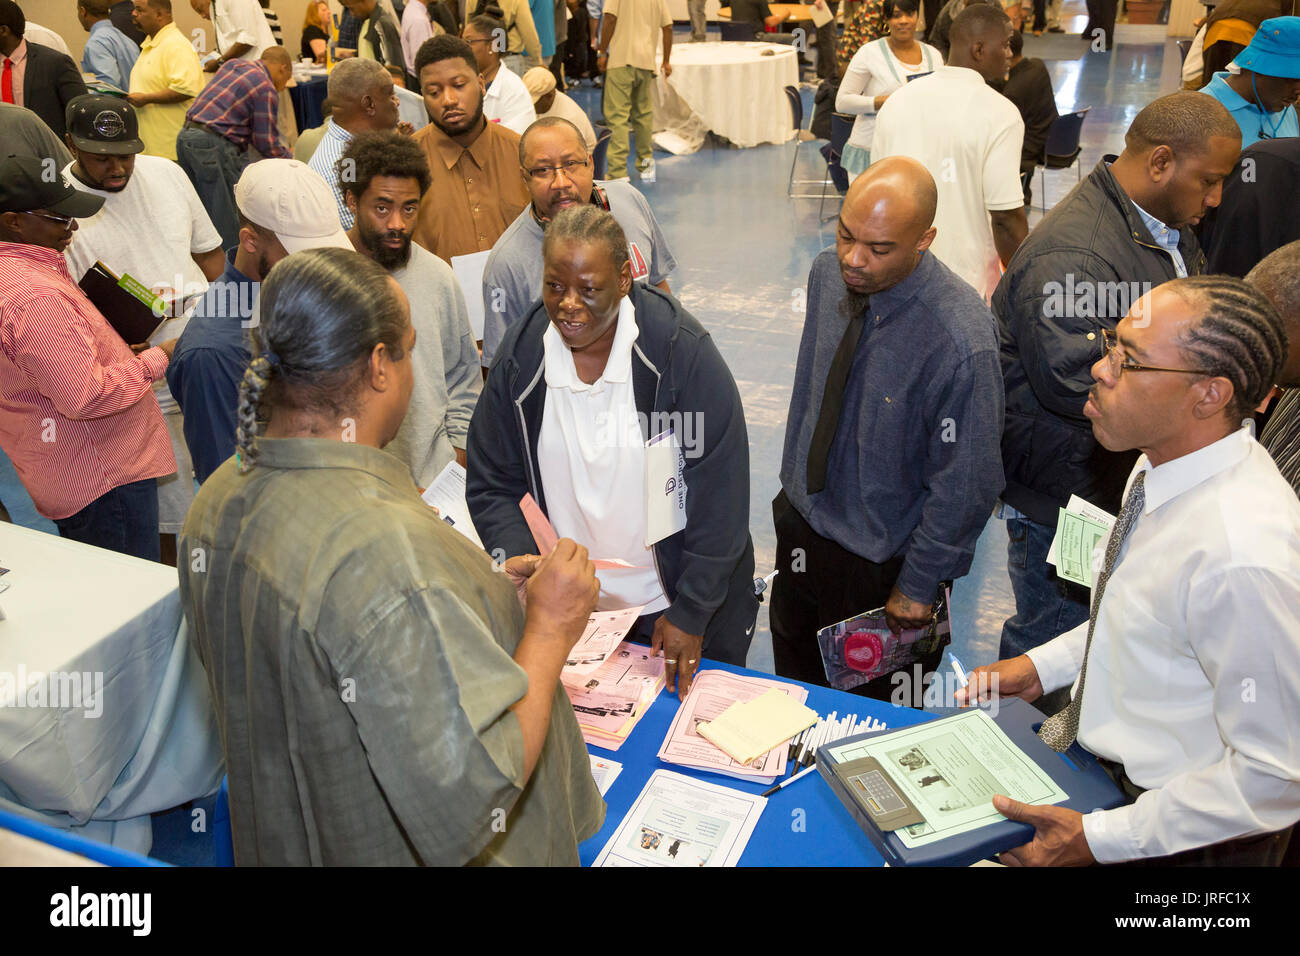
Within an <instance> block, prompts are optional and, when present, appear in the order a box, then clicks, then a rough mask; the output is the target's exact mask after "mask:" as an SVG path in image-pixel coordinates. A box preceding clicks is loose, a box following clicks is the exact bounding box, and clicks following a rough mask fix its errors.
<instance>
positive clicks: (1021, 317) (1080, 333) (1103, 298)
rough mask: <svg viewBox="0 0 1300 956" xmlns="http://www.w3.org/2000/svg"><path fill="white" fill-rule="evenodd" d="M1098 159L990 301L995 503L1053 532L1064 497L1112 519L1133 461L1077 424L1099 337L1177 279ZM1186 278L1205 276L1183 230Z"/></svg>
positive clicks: (1021, 252) (1024, 247)
mask: <svg viewBox="0 0 1300 956" xmlns="http://www.w3.org/2000/svg"><path fill="white" fill-rule="evenodd" d="M1114 159H1115V157H1114V156H1107V157H1104V158H1103V160H1102V161H1101V162H1100V163H1098V164H1097V168H1096V169H1094V170H1093V171H1092V173H1091V174H1090V175H1089V176H1088V178H1087V179H1085V180H1084V181H1083V182H1082V183H1080V184H1079V185H1078V186H1076V187H1075V188H1074V190H1073V191H1072V192H1071V193H1070V194H1069V195H1068V196H1066V197H1065V198H1064V199H1063V200H1061V202H1059V203H1058V204H1057V205H1056V206H1055V207H1054V208H1053V209H1052V211H1051V212H1049V213H1048V214H1047V216H1046V217H1044V219H1043V221H1042V222H1041V223H1039V224H1038V226H1037V227H1036V228H1035V229H1034V230H1033V231H1032V232H1030V233H1029V238H1027V239H1026V240H1025V241H1024V242H1023V243H1022V244H1021V246H1020V248H1019V249H1018V250H1016V254H1015V255H1014V256H1013V257H1012V258H1011V263H1010V265H1009V266H1008V268H1007V271H1006V274H1005V275H1003V277H1002V281H1001V282H999V283H998V287H997V289H996V291H994V293H993V302H992V307H993V314H994V315H995V316H997V319H998V339H999V344H1000V348H1001V355H1002V376H1003V379H1004V381H1005V384H1006V390H1007V404H1006V419H1005V425H1004V426H1003V432H1002V464H1003V468H1004V469H1005V471H1006V476H1007V487H1006V490H1005V491H1004V492H1003V494H1002V499H1003V500H1004V501H1005V502H1006V503H1007V504H1009V505H1011V506H1012V507H1013V508H1015V509H1016V510H1018V511H1020V512H1022V513H1024V514H1026V515H1028V516H1029V517H1030V518H1031V519H1033V520H1034V521H1037V522H1038V523H1040V524H1045V525H1049V526H1055V525H1056V519H1057V509H1058V508H1061V507H1064V506H1065V505H1066V503H1067V502H1068V501H1069V498H1070V495H1071V494H1077V495H1079V496H1080V497H1082V498H1086V499H1087V500H1089V501H1091V502H1092V503H1093V504H1095V505H1097V506H1098V507H1101V508H1105V509H1106V510H1108V511H1110V512H1112V513H1115V512H1118V510H1119V505H1120V496H1121V495H1122V493H1123V489H1124V482H1125V480H1126V479H1127V478H1128V474H1129V471H1130V470H1131V469H1132V466H1133V462H1134V461H1135V460H1136V458H1137V453H1136V452H1131V451H1126V452H1118V453H1115V452H1108V451H1106V450H1105V449H1104V448H1102V447H1101V446H1100V445H1099V444H1098V443H1097V441H1096V439H1095V438H1094V437H1093V434H1092V425H1091V423H1090V422H1089V421H1088V419H1087V418H1085V417H1084V415H1083V405H1084V402H1085V401H1086V400H1087V398H1088V389H1090V388H1091V387H1092V385H1093V379H1092V374H1091V369H1092V366H1093V364H1094V363H1095V362H1096V361H1097V360H1098V359H1099V358H1100V357H1101V340H1102V336H1101V330H1102V329H1103V328H1106V329H1114V328H1115V326H1116V325H1117V324H1118V323H1119V320H1120V319H1122V318H1123V317H1124V315H1125V313H1126V312H1128V309H1129V306H1130V305H1131V304H1132V303H1133V302H1136V301H1137V299H1138V298H1139V297H1141V296H1142V295H1145V294H1146V293H1147V292H1149V291H1150V290H1151V289H1153V288H1155V286H1158V285H1160V284H1161V283H1162V282H1167V281H1168V280H1170V279H1173V278H1176V277H1177V273H1176V271H1175V269H1174V263H1173V260H1172V259H1171V258H1170V256H1169V253H1167V252H1165V251H1164V250H1163V249H1161V248H1160V247H1159V246H1157V245H1156V244H1155V241H1154V240H1153V239H1152V237H1151V233H1150V231H1149V230H1148V229H1147V227H1146V225H1145V224H1144V223H1143V221H1142V217H1141V215H1140V214H1139V213H1138V210H1137V207H1136V206H1134V205H1133V201H1132V200H1131V199H1129V197H1128V196H1127V195H1126V194H1125V193H1124V190H1123V189H1121V188H1120V185H1119V183H1117V182H1116V181H1115V177H1114V176H1112V175H1111V172H1110V168H1109V166H1108V163H1109V162H1111V161H1113V160H1114ZM1178 249H1179V252H1180V253H1181V254H1182V257H1183V263H1184V265H1185V266H1186V269H1187V274H1188V275H1199V274H1201V273H1202V272H1203V271H1204V269H1205V256H1204V255H1202V254H1201V247H1200V245H1199V244H1198V243H1197V241H1196V236H1195V234H1194V233H1193V231H1192V230H1191V229H1190V228H1184V229H1182V230H1180V231H1179V243H1178Z"/></svg>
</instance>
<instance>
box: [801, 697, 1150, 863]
mask: <svg viewBox="0 0 1300 956" xmlns="http://www.w3.org/2000/svg"><path fill="white" fill-rule="evenodd" d="M981 709H982V710H985V711H987V712H988V713H989V716H990V717H992V718H993V720H994V722H995V723H997V725H998V727H999V728H1001V730H1002V732H1003V733H1005V734H1006V735H1007V736H1008V737H1009V738H1010V739H1011V741H1012V743H1014V744H1015V745H1016V746H1017V747H1019V748H1020V749H1021V750H1023V751H1024V752H1025V754H1026V755H1027V756H1028V757H1029V758H1030V759H1032V760H1034V761H1035V762H1037V764H1038V765H1039V766H1040V767H1041V768H1042V769H1043V770H1045V771H1046V772H1047V775H1048V776H1049V777H1051V778H1052V779H1053V780H1054V781H1055V782H1056V783H1057V785H1058V786H1059V787H1060V788H1061V789H1062V790H1064V791H1065V792H1066V794H1067V795H1068V799H1067V800H1065V802H1063V803H1059V804H1054V805H1055V806H1061V807H1068V808H1070V809H1071V810H1078V811H1079V812H1080V813H1090V812H1092V811H1093V810H1112V809H1114V808H1115V807H1120V806H1123V805H1124V804H1125V803H1127V802H1128V801H1127V799H1126V798H1125V796H1124V794H1123V793H1122V792H1121V791H1120V789H1119V788H1118V787H1117V786H1116V785H1115V782H1114V781H1113V780H1111V778H1110V775H1109V774H1107V773H1106V771H1105V770H1103V769H1102V767H1101V764H1099V763H1098V762H1097V758H1096V757H1094V756H1093V755H1092V754H1090V753H1088V752H1087V751H1086V750H1084V749H1083V748H1082V747H1080V746H1079V745H1078V744H1077V743H1075V744H1074V745H1072V746H1071V747H1070V749H1069V750H1067V751H1066V752H1065V753H1064V754H1061V753H1057V752H1056V751H1055V750H1053V749H1052V748H1051V747H1049V746H1047V744H1045V743H1043V741H1042V740H1040V739H1039V737H1038V728H1039V727H1040V726H1041V725H1042V722H1043V715H1042V713H1041V712H1040V711H1039V710H1038V709H1037V708H1036V707H1034V706H1033V705H1031V704H1027V703H1025V702H1024V701H1023V700H1019V699H1016V698H1011V699H1009V700H1001V701H998V703H997V708H996V713H994V710H993V708H992V707H991V706H990V705H983V706H982V707H981ZM960 712H961V711H958V710H956V709H943V710H939V711H936V712H935V713H936V716H938V717H947V716H952V715H953V714H956V713H960ZM896 732H897V729H893V730H881V731H876V732H874V733H869V734H855V735H854V736H852V737H845V738H842V739H840V740H837V741H835V742H834V743H831V744H827V745H825V746H822V747H819V748H817V770H818V772H819V773H820V774H821V775H822V777H823V778H824V779H825V780H826V782H827V783H828V784H829V785H830V788H831V790H832V791H833V792H834V793H835V795H836V796H837V797H839V798H840V802H841V803H843V804H844V806H845V807H846V808H847V809H848V811H849V813H850V814H851V815H852V816H853V819H854V820H856V821H857V823H858V826H860V827H861V828H862V829H863V831H864V832H865V833H866V835H867V838H868V839H869V840H870V841H871V842H872V844H874V845H875V847H876V849H877V850H879V851H880V855H881V856H883V857H884V858H885V862H886V863H888V864H889V865H890V866H970V865H971V864H972V863H976V862H978V861H979V860H983V859H986V858H988V857H991V856H994V855H995V854H998V853H1001V852H1002V851H1004V850H1010V849H1013V848H1015V847H1018V846H1022V845H1024V844H1026V843H1028V842H1029V841H1030V840H1032V839H1033V836H1034V828H1033V827H1031V826H1029V825H1028V824H1027V823H1017V822H1015V821H1014V820H1000V821H997V822H995V823H990V824H988V825H987V826H983V827H980V828H979V829H977V830H971V831H970V832H968V833H962V834H959V835H957V836H953V837H949V838H948V839H945V840H939V841H937V842H935V843H930V844H928V845H926V846H921V847H916V848H914V849H908V848H907V847H906V846H904V845H903V841H902V840H901V839H899V838H898V836H897V835H896V834H895V833H893V832H885V831H882V830H881V829H880V828H879V827H877V826H876V824H875V822H874V821H873V820H872V819H871V817H870V816H869V815H868V814H867V813H866V812H865V811H864V810H862V809H861V808H860V807H859V806H858V804H857V802H856V801H855V800H854V799H853V797H851V796H850V795H849V793H848V791H847V789H846V788H845V786H844V784H843V783H842V782H841V780H840V777H839V776H837V775H836V774H835V773H834V772H833V771H832V770H831V765H832V764H833V763H835V758H834V757H832V756H831V750H839V749H841V748H843V747H844V746H845V745H846V744H852V743H854V742H856V741H860V740H868V739H870V738H872V737H880V736H884V735H885V734H891V733H896Z"/></svg>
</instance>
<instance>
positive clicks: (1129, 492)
mask: <svg viewBox="0 0 1300 956" xmlns="http://www.w3.org/2000/svg"><path fill="white" fill-rule="evenodd" d="M1102 337H1103V338H1104V339H1105V340H1106V351H1105V353H1104V355H1103V354H1101V353H1099V354H1098V357H1097V361H1095V362H1094V363H1093V365H1092V369H1091V375H1092V378H1093V380H1094V381H1093V385H1092V387H1091V389H1089V391H1088V395H1087V399H1086V402H1085V404H1084V407H1083V414H1084V415H1085V416H1086V418H1087V420H1088V421H1089V422H1090V423H1091V427H1092V431H1093V433H1094V434H1095V435H1096V438H1097V441H1098V442H1099V443H1100V444H1101V445H1102V446H1103V447H1104V448H1107V449H1109V450H1111V451H1123V450H1125V449H1134V450H1137V451H1140V452H1141V455H1140V456H1139V458H1138V460H1137V465H1136V467H1135V468H1133V470H1132V472H1131V474H1130V475H1129V476H1128V482H1127V486H1126V487H1125V489H1124V503H1123V506H1122V508H1121V510H1120V513H1119V515H1118V518H1117V520H1116V522H1115V527H1114V528H1113V529H1112V531H1111V533H1110V536H1109V538H1108V540H1107V542H1106V548H1105V557H1104V561H1102V562H1099V565H1100V566H1099V567H1098V568H1097V570H1096V572H1095V577H1094V581H1093V587H1092V598H1093V603H1092V609H1091V615H1090V619H1089V620H1087V621H1084V622H1083V623H1081V624H1080V625H1079V626H1078V627H1076V628H1074V629H1072V630H1071V631H1069V632H1068V633H1066V634H1063V635H1061V636H1060V637H1058V638H1056V639H1055V640H1053V641H1051V642H1050V643H1048V644H1046V645H1044V646H1042V647H1038V648H1035V649H1032V650H1030V651H1029V653H1028V654H1025V655H1020V656H1016V657H1014V658H1011V659H1008V660H1002V661H999V662H998V663H996V664H993V665H992V666H990V667H981V668H978V669H976V670H975V671H974V672H973V673H972V674H971V681H970V684H969V685H968V687H969V690H962V691H959V692H958V694H957V699H958V702H960V703H965V702H967V698H968V696H970V697H979V698H981V699H983V698H987V696H989V694H990V693H991V694H992V695H994V696H999V695H1000V696H1006V697H1012V696H1014V697H1020V698H1022V699H1024V700H1029V701H1033V700H1035V699H1037V698H1038V697H1039V695H1041V694H1042V693H1043V692H1044V691H1050V690H1053V689H1057V688H1062V689H1063V688H1066V687H1070V686H1071V685H1073V699H1072V700H1071V702H1070V705H1069V706H1068V707H1067V708H1066V709H1065V710H1064V711H1063V712H1061V713H1060V714H1058V715H1056V716H1055V717H1052V718H1049V719H1048V720H1047V721H1046V722H1044V724H1043V726H1042V729H1041V730H1040V731H1039V736H1040V737H1042V738H1043V740H1044V742H1045V743H1047V744H1048V745H1049V746H1051V747H1052V748H1053V749H1055V750H1057V751H1061V752H1064V751H1065V750H1066V749H1068V748H1069V747H1070V745H1071V744H1073V743H1074V742H1075V741H1076V740H1077V742H1078V743H1079V744H1080V745H1081V746H1082V747H1083V748H1084V749H1085V750H1087V751H1088V752H1089V753H1092V754H1095V755H1096V756H1097V757H1098V758H1099V759H1100V761H1101V765H1102V767H1103V768H1104V769H1105V770H1106V771H1107V772H1108V773H1109V774H1110V776H1111V777H1112V778H1113V779H1114V780H1115V782H1116V784H1118V786H1119V787H1120V789H1121V790H1122V791H1123V792H1124V794H1125V795H1126V796H1127V797H1128V798H1129V801H1130V803H1129V804H1128V805H1127V806H1123V807H1119V808H1117V809H1114V810H1097V811H1093V812H1092V813H1088V814H1086V815H1085V814H1080V813H1078V812H1076V811H1074V810H1067V809H1065V808H1063V807H1054V806H1028V805H1026V804H1022V803H1018V802H1016V801H1014V800H1009V799H1007V797H1006V796H1005V795H1000V796H995V797H994V798H993V806H994V807H995V808H996V809H997V810H998V811H999V812H1001V813H1003V814H1004V815H1006V816H1007V817H1009V818H1010V819H1013V820H1018V821H1020V822H1023V823H1028V824H1030V825H1032V826H1033V827H1034V831H1035V833H1034V839H1033V840H1032V841H1031V842H1029V843H1026V844H1025V845H1023V846H1020V847H1017V848H1016V849H1014V850H1011V851H1009V852H1008V853H1004V854H1002V862H1003V863H1006V864H1008V865H1015V866H1062V865H1064V866H1070V865H1087V864H1090V863H1093V862H1098V863H1127V864H1129V865H1134V864H1136V865H1152V866H1234V865H1235V866H1277V865H1278V864H1279V863H1280V862H1281V860H1282V858H1283V856H1284V855H1285V853H1286V850H1287V846H1288V843H1289V841H1290V839H1291V828H1292V825H1293V824H1294V823H1295V822H1296V821H1297V819H1300V729H1298V728H1297V724H1296V720H1295V714H1296V709H1297V706H1298V705H1300V691H1297V687H1298V686H1300V628H1298V627H1297V626H1296V609H1297V608H1300V501H1297V499H1296V497H1295V494H1294V493H1293V492H1292V490H1291V487H1290V486H1289V485H1288V484H1287V483H1286V481H1285V480H1284V479H1283V477H1282V476H1281V474H1279V473H1278V469H1277V466H1276V465H1275V464H1274V463H1273V460H1272V458H1270V457H1269V454H1268V452H1267V451H1265V450H1264V448H1262V447H1261V446H1260V444H1259V443H1258V442H1257V441H1255V439H1254V437H1253V435H1252V433H1251V428H1250V415H1251V412H1252V410H1253V409H1255V408H1256V407H1257V406H1258V405H1259V403H1260V402H1261V401H1262V400H1263V399H1264V396H1265V395H1267V394H1268V391H1269V389H1271V388H1272V385H1273V383H1274V382H1275V381H1276V380H1277V379H1278V377H1279V376H1280V375H1281V374H1282V370H1283V363H1284V362H1285V360H1286V358H1287V334H1286V328H1285V326H1284V324H1283V320H1282V318H1281V316H1279V315H1278V313H1277V310H1276V309H1275V308H1274V307H1273V306H1272V305H1271V304H1270V302H1269V300H1268V298H1267V297H1266V296H1265V295H1264V294H1263V293H1262V292H1260V291H1259V290H1258V289H1256V288H1254V287H1253V286H1252V285H1251V284H1249V283H1247V282H1244V281H1242V280H1241V279H1235V278H1231V277H1228V276H1196V277H1192V278H1186V279H1177V280H1174V281H1172V282H1168V283H1165V284H1163V285H1161V286H1159V287H1157V288H1156V289H1155V290H1154V291H1153V292H1151V293H1149V294H1147V295H1144V296H1143V297H1142V298H1141V299H1139V300H1138V302H1137V303H1135V304H1134V305H1133V307H1132V308H1131V309H1130V310H1129V312H1128V314H1127V315H1126V316H1125V317H1124V318H1123V320H1122V321H1121V322H1120V323H1119V327H1118V329H1117V331H1116V332H1115V333H1112V332H1110V331H1109V330H1106V332H1105V334H1104V335H1103V336H1102ZM992 675H996V677H997V684H996V685H993V684H992Z"/></svg>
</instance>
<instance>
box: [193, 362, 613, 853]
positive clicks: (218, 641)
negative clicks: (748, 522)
mask: <svg viewBox="0 0 1300 956" xmlns="http://www.w3.org/2000/svg"><path fill="white" fill-rule="evenodd" d="M286 361H287V360H286ZM273 421H274V419H273ZM257 448H258V451H257V459H256V465H255V467H253V468H252V469H251V470H250V471H249V472H248V473H247V474H245V475H241V474H240V473H239V471H238V466H237V463H236V460H235V459H234V458H232V459H230V460H229V461H227V462H225V464H223V465H222V466H221V467H220V468H218V469H217V471H215V472H214V473H213V474H212V476H211V477H210V478H209V479H208V480H207V482H205V483H204V486H203V488H202V489H201V491H200V493H199V495H198V497H196V498H195V501H194V506H193V508H192V509H191V511H190V514H189V517H188V519H187V520H186V522H185V530H184V533H183V535H182V539H181V541H182V549H183V550H182V552H181V553H182V554H183V555H184V556H185V558H184V560H183V561H182V562H181V596H182V600H183V601H184V604H185V608H186V616H187V618H188V619H189V623H190V627H191V634H192V635H193V639H194V640H195V642H196V645H197V647H198V650H199V654H200V657H201V658H202V660H203V663H204V666H205V668H206V669H207V673H208V679H209V684H210V686H211V688H212V692H213V699H214V700H215V701H216V706H217V716H218V721H219V724H220V729H221V737H222V743H223V746H224V748H225V751H226V759H227V763H228V765H229V774H230V796H231V826H232V829H233V832H234V845H235V859H236V862H237V863H239V864H241V865H246V864H270V865H299V864H346V865H395V864H430V865H435V864H436V865H455V864H462V863H487V864H513V865H531V866H548V865H561V864H569V865H576V864H577V863H578V849H577V844H578V843H579V842H580V841H581V840H584V839H586V838H587V837H589V836H591V835H593V834H594V833H595V832H596V831H597V830H598V829H599V828H600V825H601V823H602V821H603V819H604V810H605V808H604V803H603V801H602V800H601V798H600V795H599V793H598V792H597V791H596V788H595V785H594V784H593V782H592V777H591V771H590V766H589V763H588V758H587V751H586V748H585V747H584V745H583V741H582V737H581V734H580V733H579V731H578V727H577V722H576V720H575V719H574V715H573V708H572V707H571V706H570V704H569V701H568V698H567V697H566V695H565V694H564V692H563V690H562V689H561V688H560V686H559V683H558V681H555V686H554V690H553V693H552V698H551V701H550V714H549V727H548V728H547V730H546V736H545V738H544V740H543V742H542V743H541V749H540V754H539V756H538V757H537V762H536V766H535V769H533V771H532V774H531V776H529V775H528V772H527V770H528V768H527V765H526V764H527V759H526V756H525V751H526V749H527V747H528V743H527V737H526V734H527V732H528V731H527V729H526V726H525V724H524V721H523V715H522V714H521V715H520V716H518V717H517V716H516V710H514V709H512V708H513V707H514V706H515V705H516V704H517V703H518V702H520V701H521V699H523V698H524V697H525V694H526V693H527V691H528V687H529V678H528V675H527V674H526V673H525V667H524V666H521V664H524V665H525V666H529V665H528V664H527V662H526V660H525V658H524V657H522V656H520V657H519V662H518V663H517V662H516V660H515V659H513V658H514V657H515V656H516V651H517V649H518V648H519V646H520V644H521V635H522V634H523V632H524V630H525V624H526V623H527V625H528V628H529V630H530V633H532V632H534V631H536V630H539V629H541V630H545V629H547V628H549V629H550V630H552V631H553V630H554V629H555V626H556V622H555V620H554V615H552V617H551V618H549V619H547V618H546V614H547V613H548V611H550V610H551V609H553V608H554V606H555V600H556V594H555V593H550V592H548V594H546V595H543V594H542V593H541V592H540V591H538V590H535V589H534V590H529V592H528V593H529V596H530V601H529V610H528V613H527V620H526V615H525V612H524V610H523V609H522V608H521V605H520V600H519V597H518V596H517V594H516V588H515V587H513V586H512V576H511V575H510V574H507V573H498V571H497V570H496V569H494V567H493V565H492V562H491V561H490V560H489V559H488V557H487V555H486V554H484V553H483V552H482V551H481V550H479V549H477V548H475V547H474V546H473V545H472V544H471V543H470V542H469V541H467V540H466V539H464V538H463V537H462V536H461V535H459V534H458V533H457V532H455V531H453V530H452V529H451V528H450V527H449V526H448V525H447V524H445V523H444V522H442V521H440V520H439V519H438V518H437V516H436V515H435V513H434V512H433V511H432V509H430V508H428V507H427V506H426V505H425V504H424V503H423V502H422V501H421V500H420V498H419V496H418V494H417V493H416V489H415V486H414V485H413V484H412V481H411V473H410V470H409V468H408V467H407V466H406V465H405V464H404V463H403V462H401V461H398V460H397V459H396V458H394V457H392V456H391V455H389V454H387V453H386V452H383V451H381V450H379V448H377V447H371V446H370V445H368V444H365V443H363V441H362V439H361V438H360V437H359V438H358V440H357V441H356V442H347V441H338V440H332V439H321V438H279V439H271V438H263V439H260V440H259V442H258V446H257ZM566 548H567V549H568V551H570V552H574V551H575V549H576V552H575V553H574V554H566V555H561V558H566V559H576V558H577V556H578V555H579V554H580V560H581V562H582V564H583V566H584V567H585V566H586V554H585V552H582V550H581V549H580V548H577V546H576V545H574V544H573V543H572V542H563V541H562V542H561V543H560V545H559V546H557V549H556V552H555V554H556V555H560V552H561V551H562V549H566ZM512 560H513V559H512ZM544 565H545V562H542V563H541V564H539V566H538V570H537V575H538V576H540V575H542V574H543V573H544ZM507 570H512V569H510V568H509V566H507ZM588 573H590V572H588ZM593 580H594V579H593ZM543 597H549V598H550V599H551V603H550V604H545V605H544V604H543V603H542V598H543ZM569 599H570V600H571V595H570V598H569ZM573 603H580V602H573ZM196 607H197V608H198V609H199V611H197V612H196ZM566 620H567V619H566ZM584 620H585V614H584ZM580 632H581V627H580V626H579V627H578V633H580ZM574 637H576V634H575V635H574ZM568 646H571V644H570V645H568ZM557 673H558V671H557ZM534 746H535V745H534Z"/></svg>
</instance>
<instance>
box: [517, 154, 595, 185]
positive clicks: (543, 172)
mask: <svg viewBox="0 0 1300 956" xmlns="http://www.w3.org/2000/svg"><path fill="white" fill-rule="evenodd" d="M590 165H591V157H590V156H588V157H587V158H586V159H574V160H570V161H569V162H567V163H561V164H560V165H559V166H533V167H532V168H531V169H529V170H527V172H528V178H529V179H536V180H537V181H538V182H547V183H550V182H554V181H555V174H556V173H558V172H563V173H564V175H565V177H566V178H568V179H572V178H573V173H576V172H577V171H578V169H579V168H582V167H587V166H590Z"/></svg>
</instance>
